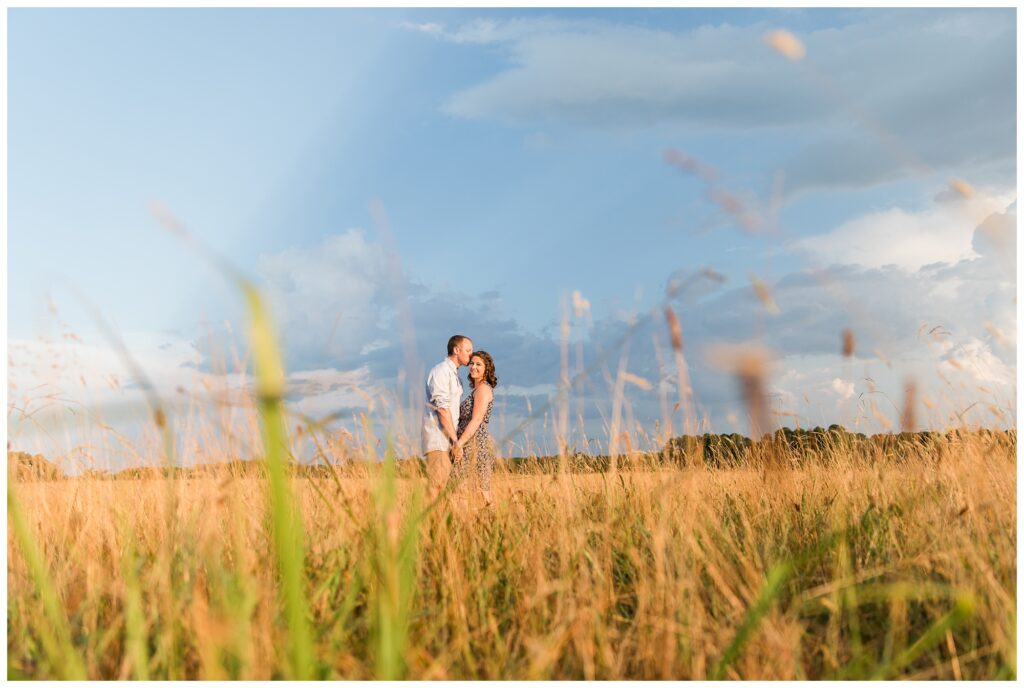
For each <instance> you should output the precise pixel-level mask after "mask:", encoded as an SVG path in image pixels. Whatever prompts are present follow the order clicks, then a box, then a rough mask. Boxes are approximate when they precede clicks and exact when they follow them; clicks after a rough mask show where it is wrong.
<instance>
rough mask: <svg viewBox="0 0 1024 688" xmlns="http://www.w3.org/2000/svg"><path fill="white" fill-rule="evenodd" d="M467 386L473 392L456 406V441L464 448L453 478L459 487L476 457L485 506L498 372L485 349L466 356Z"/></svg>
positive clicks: (491, 465) (488, 500)
mask: <svg viewBox="0 0 1024 688" xmlns="http://www.w3.org/2000/svg"><path fill="white" fill-rule="evenodd" d="M469 386H470V388H471V389H472V390H473V392H472V394H470V395H469V396H468V397H466V398H465V399H464V400H463V401H462V404H461V405H460V406H459V427H458V428H457V429H456V435H457V436H458V441H457V442H456V443H455V444H456V446H458V447H459V448H460V449H462V450H463V453H462V458H461V459H459V460H458V461H456V463H455V467H454V471H453V472H452V480H455V481H457V482H458V483H459V487H461V486H462V483H464V482H465V480H466V478H467V477H468V475H469V463H470V461H476V474H477V477H478V478H479V480H480V491H481V492H482V493H483V496H484V501H485V502H486V503H487V506H491V504H492V503H493V501H494V500H493V498H492V497H491V470H492V469H493V468H494V443H493V442H492V440H491V434H490V433H489V432H488V431H487V424H488V423H489V422H490V421H491V408H492V407H493V406H494V388H495V387H497V386H498V376H497V375H495V374H494V359H493V358H491V355H490V354H489V353H487V352H486V351H475V352H473V355H472V356H471V357H470V359H469Z"/></svg>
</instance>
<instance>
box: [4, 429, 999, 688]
mask: <svg viewBox="0 0 1024 688" xmlns="http://www.w3.org/2000/svg"><path fill="white" fill-rule="evenodd" d="M1015 454H1016V443H1015V435H1010V436H1009V440H1007V436H1006V435H989V436H982V435H977V434H969V433H968V434H963V435H961V436H959V437H957V436H951V437H950V438H949V439H948V440H947V441H946V442H945V443H943V444H942V445H940V446H939V447H938V449H937V450H936V451H934V452H933V453H932V454H931V455H930V456H926V457H917V458H912V459H907V460H904V461H900V462H894V461H892V462H890V461H885V460H881V461H874V462H865V461H861V460H857V459H854V458H853V457H851V456H850V455H849V454H845V453H844V452H843V451H842V448H841V447H835V448H834V450H833V451H831V452H829V453H827V454H826V455H825V456H823V457H821V458H820V460H819V461H817V462H813V463H811V464H809V465H805V466H803V467H801V468H796V469H789V468H759V467H757V466H754V465H750V466H746V467H739V468H735V469H729V470H711V469H706V468H665V467H660V468H653V467H647V468H646V469H640V468H634V469H632V470H630V469H627V468H626V467H624V466H623V467H620V468H619V470H618V471H617V472H616V473H615V474H614V476H613V475H612V474H611V473H590V474H572V473H570V474H568V475H565V474H563V475H561V476H558V475H555V476H550V475H512V474H508V473H500V472H499V474H498V475H497V476H496V478H495V481H494V490H495V496H496V502H497V505H496V507H495V508H494V509H493V510H492V511H487V510H483V509H481V508H480V507H479V505H478V504H476V503H475V502H474V501H473V499H472V498H471V497H470V498H466V499H462V498H457V497H449V498H444V499H443V500H442V501H441V502H439V503H438V504H436V505H433V507H431V505H426V504H423V502H422V501H421V498H420V495H421V494H422V492H421V489H420V488H421V485H420V481H419V480H418V479H416V478H408V477H396V476H395V474H394V471H393V465H392V464H391V463H390V462H384V463H382V464H373V465H371V464H365V463H360V462H350V463H348V464H346V465H344V466H342V467H339V468H337V469H336V470H335V471H334V473H333V474H332V477H330V478H317V479H304V478H295V477H292V478H290V479H289V482H290V487H291V491H292V493H293V494H294V495H295V497H296V502H297V504H298V506H299V508H300V511H301V514H300V515H299V516H300V517H299V520H300V522H301V523H304V524H305V527H306V532H307V537H306V542H305V545H306V547H307V551H306V553H305V559H304V563H303V565H302V568H301V588H302V589H301V594H302V595H303V596H304V598H305V600H307V601H308V608H307V609H306V612H305V614H306V617H305V618H306V620H307V621H308V628H309V629H310V635H309V639H308V644H309V653H310V662H311V668H310V673H311V675H313V676H316V677H321V678H347V679H357V678H374V677H388V678H399V677H407V678H424V679H435V678H438V679H439V678H453V679H455V678H486V679H498V678H515V679H532V678H537V679H543V678H546V679H567V678H579V679H584V678H585V679H593V678H607V679H615V678H622V679H641V678H649V679H657V678H675V679H687V678H711V677H725V678H763V679H799V678H866V677H885V678H895V677H900V678H949V679H952V678H965V679H967V678H972V679H978V678H1009V677H1013V676H1015V675H1016V655H1015V646H1016V638H1015V628H1016V619H1015V607H1016V591H1015V580H1016V563H1015V562H1016V550H1015V546H1016V518H1015V514H1016V506H1015V494H1016V493H1015V489H1016V481H1015V475H1016V458H1015ZM13 487H14V490H15V493H16V495H17V500H18V503H19V505H20V506H21V512H20V513H21V518H22V519H23V520H24V528H25V530H26V532H27V534H28V535H30V536H31V540H32V541H33V542H35V543H38V546H39V550H40V557H41V562H42V565H43V566H44V568H45V570H46V571H47V572H49V576H50V577H51V580H52V586H53V591H54V595H55V597H56V600H58V601H59V605H58V606H59V609H60V610H61V611H62V613H63V615H64V618H65V619H66V625H67V633H68V640H67V643H68V645H67V648H66V653H61V652H60V651H59V650H58V651H56V652H55V653H50V652H48V651H47V650H46V647H45V646H46V644H47V642H48V640H47V634H48V633H49V632H50V630H49V629H52V628H53V624H52V622H51V618H50V617H51V612H50V611H48V609H49V607H48V606H47V603H46V598H45V597H40V591H39V589H38V586H37V584H36V577H35V576H34V574H33V570H32V568H31V565H30V564H31V563H30V560H29V558H27V557H26V552H25V551H24V549H23V548H22V547H21V546H20V545H19V543H18V542H16V538H15V536H14V534H13V532H12V534H11V536H10V537H9V540H8V557H9V559H8V560H9V570H8V603H9V612H8V666H9V675H10V676H12V677H32V678H48V677H60V676H62V675H66V673H67V671H68V667H69V666H71V665H67V664H65V663H64V662H66V661H67V656H68V654H67V653H73V656H74V657H75V658H78V659H77V661H80V663H81V665H82V666H83V667H84V671H85V674H86V675H87V676H89V677H90V678H111V679H113V678H130V677H138V678H144V677H149V678H165V677H168V676H170V675H179V676H181V677H188V678H264V679H267V678H277V677H285V676H290V675H294V674H295V669H294V666H295V664H294V655H295V649H294V643H295V637H294V633H295V621H294V619H292V618H291V617H290V615H289V605H288V604H287V599H286V598H285V599H283V598H282V595H284V594H285V592H286V586H287V583H288V581H287V580H286V578H285V576H284V575H282V574H283V571H282V570H281V568H280V566H278V564H277V560H276V558H275V554H274V552H275V543H274V532H275V530H274V526H273V519H272V510H271V509H270V508H269V501H268V491H267V489H266V486H265V485H264V484H263V481H262V480H261V479H259V478H252V477H247V478H240V477H233V476H232V475H231V473H230V472H228V471H221V472H219V473H218V472H215V471H210V472H209V473H208V474H207V475H206V476H205V477H194V478H189V479H179V480H178V481H176V482H175V485H174V489H175V490H177V494H176V495H175V497H176V499H174V500H171V501H169V500H168V499H167V494H166V493H167V487H166V484H165V482H164V481H162V480H159V479H157V480H74V479H72V480H68V481H63V482H35V483H22V484H15V485H14V486H13ZM169 504H173V505H174V509H175V511H174V513H173V514H172V518H170V519H168V518H165V517H164V516H165V515H166V514H164V509H165V508H167V505H169ZM10 518H11V513H10V511H9V519H10ZM169 522H173V523H174V524H175V528H176V533H177V535H176V542H177V543H178V545H177V547H176V549H175V550H174V551H172V552H169V551H168V550H167V547H166V543H167V542H168V532H167V528H168V525H167V524H168V523H169ZM9 531H10V529H9ZM168 557H170V562H168V561H167V558H168ZM168 564H169V565H170V566H172V567H173V571H174V575H173V576H171V577H168V576H167V575H165V567H166V566H167V565H168ZM172 624H174V626H172ZM168 636H169V637H172V638H173V639H174V642H173V643H168V642H166V638H167V637H168Z"/></svg>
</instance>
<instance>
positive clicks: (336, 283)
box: [260, 229, 386, 365]
mask: <svg viewBox="0 0 1024 688" xmlns="http://www.w3.org/2000/svg"><path fill="white" fill-rule="evenodd" d="M385 265H386V263H385V255H384V252H383V249H382V248H381V246H380V245H379V244H377V243H373V242H370V241H368V240H367V238H366V235H365V233H364V232H363V231H362V230H361V229H350V230H347V231H345V232H343V233H341V234H334V235H330V236H328V237H327V238H326V239H324V240H323V241H322V242H321V243H320V244H319V245H317V246H310V247H302V248H289V249H286V250H284V251H281V252H280V253H276V254H273V255H267V256H263V257H262V259H261V260H260V274H261V275H262V277H263V279H264V281H265V283H266V291H267V298H268V301H269V303H270V306H271V311H272V313H273V314H274V318H275V323H276V324H277V327H278V332H279V334H280V336H281V339H282V342H283V343H284V347H285V349H286V351H287V354H288V357H289V359H290V360H292V361H296V362H298V363H299V364H300V365H303V364H308V363H309V362H310V361H313V360H316V361H323V360H325V358H326V357H330V356H333V357H342V356H345V357H348V356H352V355H356V354H358V353H359V352H360V351H362V350H363V349H364V347H366V346H368V345H371V344H373V343H374V342H375V341H377V340H379V339H380V336H379V334H380V333H379V326H380V323H381V308H380V306H379V304H378V303H377V299H378V296H379V295H380V292H381V291H382V290H383V289H385V288H386V273H385V269H386V268H385ZM376 348H380V347H379V345H377V347H376Z"/></svg>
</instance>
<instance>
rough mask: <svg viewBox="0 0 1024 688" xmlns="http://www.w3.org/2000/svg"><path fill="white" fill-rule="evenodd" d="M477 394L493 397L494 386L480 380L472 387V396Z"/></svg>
mask: <svg viewBox="0 0 1024 688" xmlns="http://www.w3.org/2000/svg"><path fill="white" fill-rule="evenodd" d="M478 394H479V395H480V396H481V397H486V398H488V399H491V398H493V397H494V388H493V387H491V386H490V385H489V384H487V383H486V382H481V383H480V384H478V385H477V386H476V387H474V388H473V396H476V395H478Z"/></svg>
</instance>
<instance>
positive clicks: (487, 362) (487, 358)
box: [469, 351, 498, 387]
mask: <svg viewBox="0 0 1024 688" xmlns="http://www.w3.org/2000/svg"><path fill="white" fill-rule="evenodd" d="M474 358H479V359H480V360H481V361H483V362H484V381H485V382H486V383H487V384H489V385H490V386H491V387H497V386H498V376H497V375H495V374H494V359H493V358H491V355H490V354H489V353H487V352H486V351H474V352H473V355H472V356H470V357H469V360H470V361H472V360H473V359H474ZM469 386H470V387H476V382H474V381H473V378H469Z"/></svg>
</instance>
